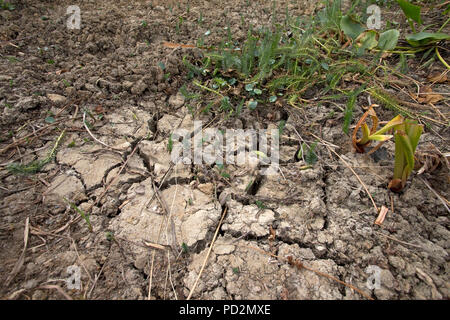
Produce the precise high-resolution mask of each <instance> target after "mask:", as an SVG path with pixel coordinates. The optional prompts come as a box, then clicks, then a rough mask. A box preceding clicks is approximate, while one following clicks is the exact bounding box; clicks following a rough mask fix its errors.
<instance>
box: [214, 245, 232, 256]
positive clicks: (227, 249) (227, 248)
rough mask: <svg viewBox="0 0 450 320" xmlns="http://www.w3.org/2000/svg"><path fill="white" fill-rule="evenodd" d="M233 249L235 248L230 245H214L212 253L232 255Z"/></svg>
mask: <svg viewBox="0 0 450 320" xmlns="http://www.w3.org/2000/svg"><path fill="white" fill-rule="evenodd" d="M235 248H236V247H235V246H233V245H231V244H216V245H215V246H214V253H215V254H217V255H222V254H230V253H233V251H234V250H235Z"/></svg>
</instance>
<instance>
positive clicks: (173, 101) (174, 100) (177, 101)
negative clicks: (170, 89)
mask: <svg viewBox="0 0 450 320" xmlns="http://www.w3.org/2000/svg"><path fill="white" fill-rule="evenodd" d="M184 100H185V98H184V96H183V95H182V94H181V93H178V94H176V95H172V96H170V98H169V105H170V106H171V107H174V108H175V109H179V108H181V107H182V106H183V104H184Z"/></svg>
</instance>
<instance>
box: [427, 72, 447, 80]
mask: <svg viewBox="0 0 450 320" xmlns="http://www.w3.org/2000/svg"><path fill="white" fill-rule="evenodd" d="M427 79H428V81H429V82H432V83H444V82H447V81H448V78H447V73H445V72H443V73H440V72H439V71H435V72H433V73H432V74H430V75H429V76H428V77H427Z"/></svg>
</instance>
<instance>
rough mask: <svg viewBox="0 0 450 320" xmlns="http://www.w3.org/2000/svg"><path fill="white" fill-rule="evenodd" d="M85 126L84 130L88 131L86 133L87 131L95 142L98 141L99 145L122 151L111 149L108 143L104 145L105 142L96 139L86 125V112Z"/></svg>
mask: <svg viewBox="0 0 450 320" xmlns="http://www.w3.org/2000/svg"><path fill="white" fill-rule="evenodd" d="M83 125H84V128H85V129H86V131H87V132H88V133H89V135H90V136H91V138H92V139H94V140H95V141H97V142H98V143H100V144H101V145H102V146H105V147H107V148H108V149H113V150H120V149H116V148H113V147H110V146H108V145H107V144H106V143H104V142H102V141H100V140H98V139H97V138H96V137H94V135H93V134H92V132H91V130H89V128H88V126H87V124H86V111H85V112H84V113H83ZM120 151H122V150H120Z"/></svg>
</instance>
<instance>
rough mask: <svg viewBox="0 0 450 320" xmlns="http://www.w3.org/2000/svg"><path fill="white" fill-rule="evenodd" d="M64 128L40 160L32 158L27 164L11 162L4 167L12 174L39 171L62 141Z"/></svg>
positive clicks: (53, 155)
mask: <svg viewBox="0 0 450 320" xmlns="http://www.w3.org/2000/svg"><path fill="white" fill-rule="evenodd" d="M65 132H66V131H65V130H64V131H63V132H62V133H61V134H60V135H59V137H58V138H57V139H56V142H55V145H54V146H53V148H52V149H51V150H50V151H49V153H48V154H47V156H46V157H45V158H44V159H42V160H34V161H31V162H30V163H27V164H21V163H11V164H9V165H8V166H7V167H6V168H7V169H8V171H10V172H11V173H13V174H24V175H27V174H34V173H37V172H39V171H40V170H41V169H42V168H43V167H44V166H45V165H46V164H47V163H49V162H50V161H52V160H53V158H54V157H55V155H56V150H57V149H58V146H59V144H60V143H61V141H62V138H63V137H64V134H65Z"/></svg>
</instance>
